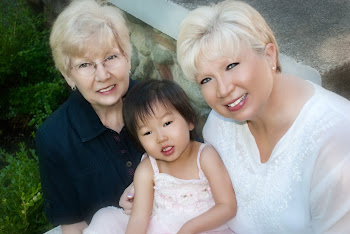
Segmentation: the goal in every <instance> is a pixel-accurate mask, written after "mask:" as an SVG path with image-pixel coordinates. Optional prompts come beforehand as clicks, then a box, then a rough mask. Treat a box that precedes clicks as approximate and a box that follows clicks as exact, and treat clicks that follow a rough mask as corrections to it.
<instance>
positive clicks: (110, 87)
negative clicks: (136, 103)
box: [99, 85, 114, 93]
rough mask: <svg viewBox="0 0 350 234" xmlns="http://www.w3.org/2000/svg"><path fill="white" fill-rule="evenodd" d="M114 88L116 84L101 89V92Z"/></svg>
mask: <svg viewBox="0 0 350 234" xmlns="http://www.w3.org/2000/svg"><path fill="white" fill-rule="evenodd" d="M113 88H114V85H111V86H109V87H108V88H105V89H101V90H100V91H99V92H101V93H103V92H107V91H109V90H111V89H113Z"/></svg>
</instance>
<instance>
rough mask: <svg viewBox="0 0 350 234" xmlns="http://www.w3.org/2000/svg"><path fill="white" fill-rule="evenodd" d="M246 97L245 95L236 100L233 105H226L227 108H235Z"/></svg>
mask: <svg viewBox="0 0 350 234" xmlns="http://www.w3.org/2000/svg"><path fill="white" fill-rule="evenodd" d="M246 96H247V93H245V94H244V95H243V96H242V97H240V98H238V99H237V100H236V101H234V102H233V103H230V104H228V105H227V106H228V107H235V106H237V105H238V104H239V103H240V102H242V101H243V100H244V99H245V97H246Z"/></svg>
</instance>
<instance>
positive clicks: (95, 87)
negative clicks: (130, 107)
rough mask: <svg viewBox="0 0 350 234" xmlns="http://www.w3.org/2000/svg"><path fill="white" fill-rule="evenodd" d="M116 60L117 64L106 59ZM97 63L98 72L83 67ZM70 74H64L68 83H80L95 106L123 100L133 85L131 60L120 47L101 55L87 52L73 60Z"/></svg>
mask: <svg viewBox="0 0 350 234" xmlns="http://www.w3.org/2000/svg"><path fill="white" fill-rule="evenodd" d="M111 59H113V60H114V62H113V63H114V65H113V66H110V67H109V66H106V65H105V64H104V63H103V62H107V61H111ZM93 63H96V71H95V72H94V73H92V74H91V75H84V74H82V73H81V72H79V71H78V70H79V68H86V66H87V64H93ZM70 64H71V69H70V74H69V75H66V74H64V76H65V78H66V81H67V83H68V84H69V85H70V86H71V87H73V86H76V87H77V88H78V89H79V91H80V92H81V94H82V95H83V96H84V98H85V99H86V100H87V101H88V102H89V103H91V105H92V106H93V108H94V109H95V110H96V109H101V108H106V107H107V108H108V107H111V106H114V105H116V104H117V103H121V101H122V97H123V96H124V95H125V93H126V91H127V89H128V87H129V70H130V61H129V60H128V59H127V58H126V56H124V55H123V53H122V52H121V51H120V49H119V48H118V46H115V47H114V48H112V49H107V50H104V52H99V53H97V54H86V55H85V56H83V57H78V58H72V59H71V62H70Z"/></svg>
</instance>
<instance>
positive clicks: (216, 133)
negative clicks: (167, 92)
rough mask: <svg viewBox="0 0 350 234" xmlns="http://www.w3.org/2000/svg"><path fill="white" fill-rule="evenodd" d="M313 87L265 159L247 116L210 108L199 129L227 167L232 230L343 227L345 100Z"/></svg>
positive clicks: (348, 204) (349, 126)
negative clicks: (242, 120) (233, 214)
mask: <svg viewBox="0 0 350 234" xmlns="http://www.w3.org/2000/svg"><path fill="white" fill-rule="evenodd" d="M314 88H315V93H314V95H313V96H312V97H311V98H310V99H309V100H308V102H307V103H306V104H305V105H304V107H303V108H302V110H301V112H300V113H299V115H298V117H297V119H296V120H295V122H294V123H293V125H292V126H291V127H290V129H289V130H288V131H287V133H286V134H285V135H284V136H283V137H282V138H281V139H280V141H279V142H278V143H277V145H276V146H275V148H274V150H273V152H272V154H271V156H270V159H269V160H268V161H267V162H266V163H261V161H260V155H259V150H258V147H257V145H256V143H255V139H254V137H253V136H252V134H251V133H250V130H249V128H248V125H247V123H239V122H236V121H235V120H232V119H227V118H224V117H222V116H220V115H219V114H217V113H216V112H215V111H212V112H211V113H210V115H209V117H208V120H207V122H206V124H205V126H204V129H203V136H204V139H205V141H206V143H209V144H211V145H213V146H214V147H215V148H216V150H217V151H218V152H219V154H220V156H221V158H222V160H223V162H224V164H225V165H226V168H227V170H228V172H229V174H230V177H231V180H232V184H233V187H234V189H235V193H236V196H237V205H238V210H237V216H236V217H235V218H234V219H232V220H231V221H230V222H229V226H230V228H231V229H233V231H235V232H236V233H244V234H246V233H324V232H327V231H332V232H336V233H350V102H349V101H348V100H346V99H344V98H342V97H340V96H338V95H336V94H334V93H331V92H329V91H327V90H325V89H323V88H322V87H320V86H318V85H314Z"/></svg>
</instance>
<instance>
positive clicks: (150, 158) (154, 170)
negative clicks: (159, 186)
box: [148, 155, 159, 175]
mask: <svg viewBox="0 0 350 234" xmlns="http://www.w3.org/2000/svg"><path fill="white" fill-rule="evenodd" d="M148 157H149V160H150V162H151V165H152V168H153V172H154V174H155V175H157V174H159V168H158V165H157V161H156V159H155V158H153V157H152V156H151V155H148Z"/></svg>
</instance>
